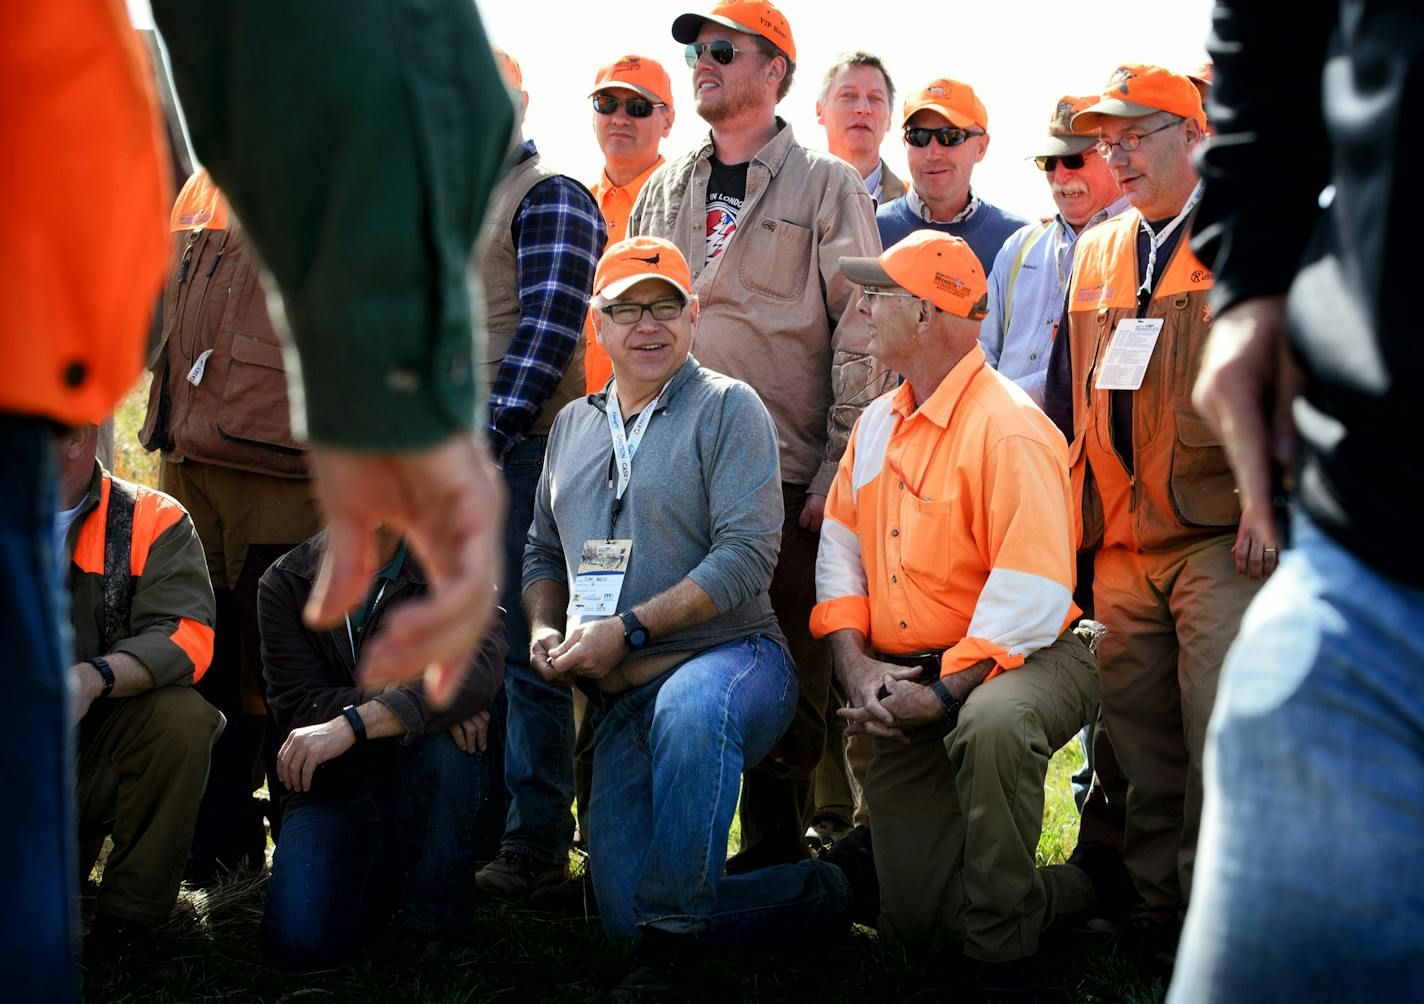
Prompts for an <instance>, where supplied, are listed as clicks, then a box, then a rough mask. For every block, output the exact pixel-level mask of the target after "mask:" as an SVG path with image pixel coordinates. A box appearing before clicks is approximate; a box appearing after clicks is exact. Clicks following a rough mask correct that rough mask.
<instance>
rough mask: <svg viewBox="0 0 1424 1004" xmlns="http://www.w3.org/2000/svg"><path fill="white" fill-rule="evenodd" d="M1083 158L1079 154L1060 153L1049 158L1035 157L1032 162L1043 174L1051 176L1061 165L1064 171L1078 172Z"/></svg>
mask: <svg viewBox="0 0 1424 1004" xmlns="http://www.w3.org/2000/svg"><path fill="white" fill-rule="evenodd" d="M1083 158H1084V155H1083V154H1081V153H1060V154H1057V155H1054V156H1049V157H1035V158H1033V162H1034V163H1035V164H1036V165H1038V169H1039V170H1040V171H1042V172H1043V173H1045V174H1052V173H1053V172H1054V170H1055V169H1057V167H1058V165H1059V164H1062V165H1063V167H1064V169H1065V170H1069V171H1077V170H1080V169H1081V168H1082V167H1083Z"/></svg>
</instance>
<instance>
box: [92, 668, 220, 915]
mask: <svg viewBox="0 0 1424 1004" xmlns="http://www.w3.org/2000/svg"><path fill="white" fill-rule="evenodd" d="M222 727H223V717H222V715H220V714H218V711H217V709H216V708H214V707H213V706H212V705H211V704H209V703H208V702H207V701H205V700H203V699H202V698H201V697H199V696H198V694H197V692H196V691H194V690H192V689H190V688H188V687H159V688H157V689H156V690H150V691H147V692H145V693H142V694H136V695H135V696H133V697H122V698H116V699H113V700H100V701H95V702H94V704H93V706H92V708H91V709H90V711H89V713H88V714H87V715H85V716H84V720H83V721H82V722H80V723H79V765H78V766H79V770H78V777H79V785H78V803H79V845H80V848H81V852H80V866H81V869H82V873H81V875H80V880H81V881H82V880H83V879H84V878H85V877H87V875H88V872H89V869H91V868H93V866H94V859H95V858H96V857H97V856H98V853H99V846H100V845H101V844H102V843H103V840H104V837H106V836H108V835H109V834H113V837H114V848H113V850H112V851H111V852H110V853H109V858H108V861H107V862H105V865H104V882H103V885H102V886H101V887H100V890H99V903H98V909H99V910H100V911H102V912H104V913H107V914H110V915H112V916H115V917H121V918H123V919H125V920H136V921H140V922H142V923H145V924H161V923H163V922H164V921H165V920H167V919H168V915H169V913H171V912H172V910H173V904H174V902H175V901H176V900H177V898H178V883H179V882H180V881H182V878H183V866H184V865H185V864H187V861H188V846H189V844H190V843H191V842H192V840H193V824H194V822H195V821H196V819H197V817H198V802H199V800H200V799H201V798H202V796H203V784H204V782H205V781H206V780H207V777H208V753H209V751H210V750H211V749H212V745H213V740H214V739H216V738H217V735H218V733H219V732H220V731H221V730H222Z"/></svg>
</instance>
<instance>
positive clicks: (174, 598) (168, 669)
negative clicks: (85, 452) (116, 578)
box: [67, 463, 217, 687]
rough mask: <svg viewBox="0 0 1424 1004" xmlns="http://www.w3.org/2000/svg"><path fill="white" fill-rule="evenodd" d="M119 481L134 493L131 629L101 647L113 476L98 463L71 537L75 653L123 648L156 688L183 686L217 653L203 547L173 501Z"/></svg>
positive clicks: (85, 656)
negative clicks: (109, 647)
mask: <svg viewBox="0 0 1424 1004" xmlns="http://www.w3.org/2000/svg"><path fill="white" fill-rule="evenodd" d="M122 484H124V486H125V487H126V488H127V490H128V491H129V492H132V493H133V495H134V506H133V508H134V511H133V523H132V528H131V529H132V532H131V539H130V542H129V546H128V553H129V573H130V575H131V576H132V586H133V589H132V601H131V603H130V604H129V618H128V630H127V631H126V632H125V633H123V634H121V635H119V637H118V638H117V640H116V641H115V643H114V645H113V647H112V648H111V649H110V650H109V652H105V651H102V649H103V647H104V645H103V639H104V636H105V635H104V629H105V606H104V602H105V592H106V590H105V581H104V552H105V543H106V540H105V538H106V536H107V533H108V511H109V505H110V502H111V498H112V495H113V478H112V476H111V475H110V474H109V472H108V471H106V470H104V469H103V467H102V466H100V465H99V464H97V463H96V464H95V465H94V476H93V479H92V480H91V481H90V484H89V493H88V495H86V496H85V499H84V502H83V503H82V505H83V508H82V509H81V510H80V513H79V515H78V517H76V518H75V520H74V523H73V524H72V525H71V526H70V528H69V538H68V541H67V545H68V548H69V554H70V563H69V576H68V586H69V598H70V609H69V612H70V620H71V623H72V625H73V628H74V654H75V658H76V660H79V661H83V660H87V659H92V658H93V657H94V656H97V655H108V654H110V652H126V653H128V654H129V655H131V656H133V657H134V658H135V659H137V660H138V661H139V662H141V663H143V665H144V668H145V669H147V670H148V671H149V673H150V674H151V675H152V676H153V682H154V686H157V687H163V686H168V685H171V684H178V685H183V686H186V685H188V684H191V683H193V682H195V681H197V680H200V679H202V676H203V674H204V673H205V672H206V671H207V668H208V666H209V664H210V663H211V662H212V659H213V625H214V623H215V620H216V616H217V608H216V604H215V603H214V600H213V589H212V585H211V583H210V581H209V579H208V563H207V559H206V557H205V556H204V553H203V545H202V542H201V541H200V540H199V539H198V535H197V532H196V531H195V530H194V529H193V521H192V520H191V519H189V517H188V513H187V511H186V510H185V509H184V508H183V507H182V506H181V505H180V504H179V503H178V502H177V500H176V499H173V498H172V497H170V496H168V495H165V494H163V493H162V492H159V491H154V490H153V489H151V488H145V487H143V486H142V485H135V484H131V483H128V482H122Z"/></svg>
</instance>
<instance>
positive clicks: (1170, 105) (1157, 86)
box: [1073, 63, 1206, 132]
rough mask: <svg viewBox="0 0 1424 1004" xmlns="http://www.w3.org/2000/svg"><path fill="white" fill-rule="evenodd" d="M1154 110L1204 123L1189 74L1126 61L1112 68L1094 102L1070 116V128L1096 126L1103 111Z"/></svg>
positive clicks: (1125, 114)
mask: <svg viewBox="0 0 1424 1004" xmlns="http://www.w3.org/2000/svg"><path fill="white" fill-rule="evenodd" d="M1156 112H1171V113H1172V114H1173V115H1180V116H1181V117H1182V118H1184V119H1195V120H1196V121H1197V124H1198V125H1202V126H1204V125H1205V124H1206V114H1205V113H1204V112H1203V111H1202V101H1201V92H1200V91H1198V90H1197V86H1196V84H1194V83H1192V82H1191V80H1190V79H1189V78H1187V77H1185V76H1183V75H1182V74H1180V73H1173V72H1172V71H1171V70H1168V69H1165V68H1163V67H1161V66H1151V65H1149V64H1147V63H1127V64H1125V65H1123V66H1119V67H1118V68H1117V69H1116V70H1114V71H1113V74H1112V76H1111V77H1109V78H1108V82H1107V84H1106V85H1104V87H1103V92H1102V94H1101V95H1100V96H1099V98H1098V101H1097V103H1096V104H1093V105H1090V106H1089V107H1087V108H1085V109H1083V111H1081V112H1079V113H1078V114H1076V115H1074V116H1073V128H1074V129H1076V130H1078V131H1080V132H1081V131H1084V130H1088V129H1096V128H1098V126H1099V125H1100V124H1101V123H1102V119H1103V117H1104V116H1107V115H1115V116H1121V117H1122V118H1129V119H1137V118H1142V117H1143V116H1144V115H1152V114H1154V113H1156Z"/></svg>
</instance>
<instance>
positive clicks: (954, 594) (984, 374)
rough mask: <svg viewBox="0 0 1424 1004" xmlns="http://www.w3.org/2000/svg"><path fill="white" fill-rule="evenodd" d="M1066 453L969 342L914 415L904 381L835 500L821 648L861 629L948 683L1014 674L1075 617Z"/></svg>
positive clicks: (825, 528)
mask: <svg viewBox="0 0 1424 1004" xmlns="http://www.w3.org/2000/svg"><path fill="white" fill-rule="evenodd" d="M1073 526H1074V524H1073V514H1072V502H1071V490H1070V487H1069V480H1068V450H1067V444H1065V443H1064V441H1063V437H1062V436H1060V435H1058V433H1057V431H1056V430H1055V429H1054V428H1053V425H1052V423H1051V422H1049V421H1048V418H1047V417H1046V416H1045V415H1044V414H1043V412H1042V411H1040V410H1039V409H1038V408H1036V407H1034V406H1033V404H1032V402H1030V401H1029V400H1028V399H1027V398H1026V397H1025V396H1024V395H1023V393H1022V392H1021V391H1019V390H1018V388H1016V387H1015V386H1014V385H1013V384H1012V383H1010V382H1009V381H1008V380H1005V379H1004V378H1003V377H1002V376H1000V375H999V374H997V373H995V372H994V371H993V370H992V369H990V368H989V366H988V365H987V364H986V363H985V361H984V353H983V352H982V351H980V349H979V348H978V346H975V347H974V348H973V349H971V350H970V351H969V353H968V354H967V355H966V356H965V357H964V358H963V359H961V360H960V361H959V363H958V364H957V365H956V366H955V367H954V369H952V370H951V371H950V372H949V375H948V376H946V377H945V379H944V380H943V381H942V382H941V383H940V385H939V387H937V388H936V389H935V391H934V393H932V394H931V395H930V396H929V398H928V399H927V400H926V401H925V402H924V404H923V405H921V406H920V407H919V408H916V407H915V399H914V394H913V391H912V389H911V387H910V384H908V383H905V384H901V385H900V387H898V388H897V389H895V390H894V391H891V392H890V393H889V394H886V395H884V396H882V397H880V398H877V399H876V400H875V402H874V403H872V404H871V405H870V406H868V407H867V408H866V409H865V411H864V413H863V414H862V415H861V417H860V420H859V421H858V422H857V423H856V427H855V431H854V432H853V433H852V435H851V440H850V445H849V446H848V447H847V448H846V452H845V456H844V457H843V458H842V460H841V464H840V468H839V470H838V471H837V473H836V480H835V483H834V484H833V485H832V486H831V494H830V496H829V498H827V500H826V520H825V522H824V523H823V524H822V527H821V549H820V554H819V555H818V557H817V560H816V599H817V604H816V607H815V609H814V610H813V611H812V614H811V630H812V633H813V634H815V635H816V636H817V637H823V636H825V635H827V634H830V633H831V632H832V631H837V630H840V629H843V628H853V629H855V630H857V631H859V632H861V633H862V634H863V635H865V636H866V638H868V639H869V641H870V644H871V646H872V647H873V648H874V649H875V650H877V651H880V652H885V653H888V654H897V655H903V654H909V653H912V652H924V651H931V650H942V651H944V655H943V658H942V661H941V672H942V673H945V674H948V673H954V672H958V671H959V670H962V669H966V668H968V667H969V666H972V665H974V664H975V663H977V662H979V661H980V660H982V659H992V660H993V661H994V663H995V668H994V669H993V670H992V671H991V674H990V675H993V674H995V673H998V672H999V671H1001V670H1006V669H1015V668H1017V667H1018V666H1021V665H1022V664H1023V661H1024V659H1025V658H1027V657H1028V656H1029V655H1031V654H1033V653H1034V652H1036V651H1037V650H1038V649H1040V648H1043V647H1045V646H1047V645H1049V644H1052V642H1053V640H1054V639H1055V638H1057V637H1058V635H1059V634H1061V633H1062V632H1063V631H1064V629H1065V628H1067V626H1068V625H1069V624H1070V623H1072V621H1073V619H1074V618H1075V617H1077V616H1078V613H1079V611H1078V608H1077V607H1075V606H1074V605H1073V596H1072V592H1073V574H1074V540H1073Z"/></svg>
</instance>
